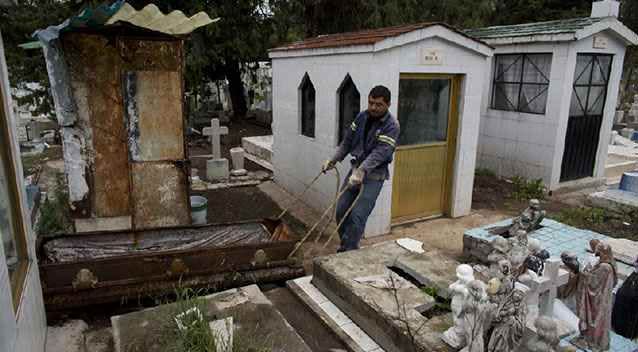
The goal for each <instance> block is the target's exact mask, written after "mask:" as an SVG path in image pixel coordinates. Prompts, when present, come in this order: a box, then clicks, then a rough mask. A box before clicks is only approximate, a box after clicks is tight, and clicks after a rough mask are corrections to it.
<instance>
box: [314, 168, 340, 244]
mask: <svg viewBox="0 0 638 352" xmlns="http://www.w3.org/2000/svg"><path fill="white" fill-rule="evenodd" d="M334 170H335V175H336V176H337V188H336V189H335V201H334V203H333V205H334V209H335V211H334V213H332V217H331V218H330V219H329V220H328V221H327V222H326V223H325V224H324V225H323V228H322V229H321V231H320V232H319V234H318V235H317V237H315V243H319V240H320V239H321V236H323V233H324V232H325V231H326V229H327V228H328V226H329V225H330V223H331V222H332V220H335V221H336V219H337V207H336V204H337V203H338V200H339V190H340V189H341V173H340V172H339V169H337V168H335V169H334Z"/></svg>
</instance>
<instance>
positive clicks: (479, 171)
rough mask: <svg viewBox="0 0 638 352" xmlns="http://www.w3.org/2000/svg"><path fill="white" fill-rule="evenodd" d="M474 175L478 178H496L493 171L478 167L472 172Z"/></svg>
mask: <svg viewBox="0 0 638 352" xmlns="http://www.w3.org/2000/svg"><path fill="white" fill-rule="evenodd" d="M474 175H475V176H479V177H496V173H494V171H492V170H490V169H487V168H483V167H479V168H478V169H476V170H474Z"/></svg>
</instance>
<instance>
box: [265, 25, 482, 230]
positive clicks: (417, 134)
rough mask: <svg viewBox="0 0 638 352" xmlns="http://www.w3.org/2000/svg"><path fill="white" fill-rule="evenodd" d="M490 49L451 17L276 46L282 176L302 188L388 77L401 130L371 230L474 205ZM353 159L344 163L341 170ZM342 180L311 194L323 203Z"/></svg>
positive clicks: (312, 200) (276, 159)
mask: <svg viewBox="0 0 638 352" xmlns="http://www.w3.org/2000/svg"><path fill="white" fill-rule="evenodd" d="M492 52H493V50H492V48H491V47H490V46H488V45H486V44H485V43H483V42H481V41H479V40H476V39H473V38H471V37H469V36H467V35H465V34H463V33H461V32H459V31H456V30H454V29H452V28H450V27H448V26H446V25H444V24H417V25H408V26H401V27H392V28H385V29H378V30H371V31H363V32H356V33H346V34H336V35H327V36H319V37H317V38H313V39H309V40H306V41H303V42H298V43H293V44H291V45H289V46H285V47H280V48H276V49H273V50H271V52H270V57H271V58H272V69H273V116H274V119H273V120H274V121H273V125H272V127H273V135H274V143H273V160H272V161H273V166H274V169H275V180H276V182H277V183H279V184H280V185H282V186H283V187H284V188H285V189H287V190H289V191H290V192H291V193H295V194H299V193H301V192H302V191H303V190H304V189H305V188H306V187H307V186H308V184H310V182H311V181H312V179H313V178H314V177H315V176H316V175H317V173H318V172H319V171H320V168H321V164H322V162H323V161H324V160H326V159H328V158H330V157H331V156H332V155H333V153H334V152H335V150H336V147H337V145H338V143H339V140H340V138H341V136H342V135H343V132H342V131H343V130H344V128H348V127H349V126H350V122H351V121H352V119H353V118H354V117H355V116H356V114H357V113H358V112H359V111H361V110H365V109H367V98H368V93H369V92H370V90H371V89H372V87H374V86H376V85H384V86H386V87H388V88H389V89H390V91H391V92H392V102H391V104H392V105H391V107H390V112H391V113H392V114H393V115H394V116H396V117H397V118H398V120H399V122H400V124H401V130H402V132H401V136H400V138H399V141H398V148H397V152H396V154H395V161H394V163H393V164H392V165H391V168H390V169H391V173H392V176H391V179H390V180H389V181H388V182H386V183H385V185H384V188H383V190H382V192H381V195H380V196H379V198H378V201H377V204H376V207H375V209H374V211H373V213H372V214H371V216H370V218H369V220H368V225H367V228H366V235H367V236H374V235H379V234H384V233H387V232H389V230H390V226H391V224H393V223H400V222H405V221H409V220H414V219H421V218H426V217H432V216H440V215H447V216H453V217H456V216H462V215H466V214H468V213H469V211H470V208H471V204H472V184H473V179H474V169H475V161H476V154H477V141H478V135H479V119H480V107H481V99H482V97H483V93H484V92H483V91H484V88H485V84H484V77H485V70H487V69H488V67H489V60H490V58H491V56H492ZM346 160H349V159H346ZM349 167H350V164H349V162H344V163H342V164H341V165H340V170H341V177H343V176H344V175H345V174H346V173H347V171H348V169H349ZM335 188H336V180H335V178H334V176H332V175H328V176H323V177H321V178H320V179H319V181H318V182H317V183H316V184H315V185H314V186H313V187H312V188H311V189H310V190H309V191H308V193H307V194H306V196H305V200H306V202H307V203H308V204H310V205H312V206H314V207H315V208H317V209H323V208H325V207H327V206H328V205H329V204H330V203H331V202H332V201H333V200H334V197H335Z"/></svg>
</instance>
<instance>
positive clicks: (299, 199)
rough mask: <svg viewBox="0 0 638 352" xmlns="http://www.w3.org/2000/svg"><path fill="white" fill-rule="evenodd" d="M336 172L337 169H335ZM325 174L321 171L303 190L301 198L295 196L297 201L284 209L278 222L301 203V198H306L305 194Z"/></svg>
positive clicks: (294, 200)
mask: <svg viewBox="0 0 638 352" xmlns="http://www.w3.org/2000/svg"><path fill="white" fill-rule="evenodd" d="M335 170H336V169H335ZM322 174H323V171H320V172H319V173H318V174H317V176H315V178H314V179H312V181H311V182H310V184H308V186H307V187H306V189H304V190H303V192H301V194H300V195H299V196H295V195H293V197H294V198H295V199H293V201H292V203H290V205H289V206H288V207H287V208H286V209H284V210H283V211H282V212H281V214H279V216H278V217H277V220H281V218H283V217H284V215H286V213H287V212H288V210H290V208H292V206H293V205H295V204H297V202H299V201H301V197H303V196H304V194H306V192H308V190H309V189H310V187H312V185H313V184H314V183H315V182H317V180H318V179H319V177H321V175H322Z"/></svg>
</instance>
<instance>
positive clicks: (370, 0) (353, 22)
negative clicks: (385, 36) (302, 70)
mask: <svg viewBox="0 0 638 352" xmlns="http://www.w3.org/2000/svg"><path fill="white" fill-rule="evenodd" d="M494 5H495V4H494V2H493V0H446V1H441V0H351V1H340V0H305V1H304V14H305V23H306V31H305V34H306V36H307V37H311V36H316V35H319V34H329V33H338V32H348V31H355V30H361V29H373V28H380V27H388V26H396V25H403V24H409V23H419V22H445V23H447V24H450V25H452V26H455V27H458V28H469V27H479V26H483V25H486V24H487V20H488V19H489V17H490V16H491V15H492V13H493V11H494Z"/></svg>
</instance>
